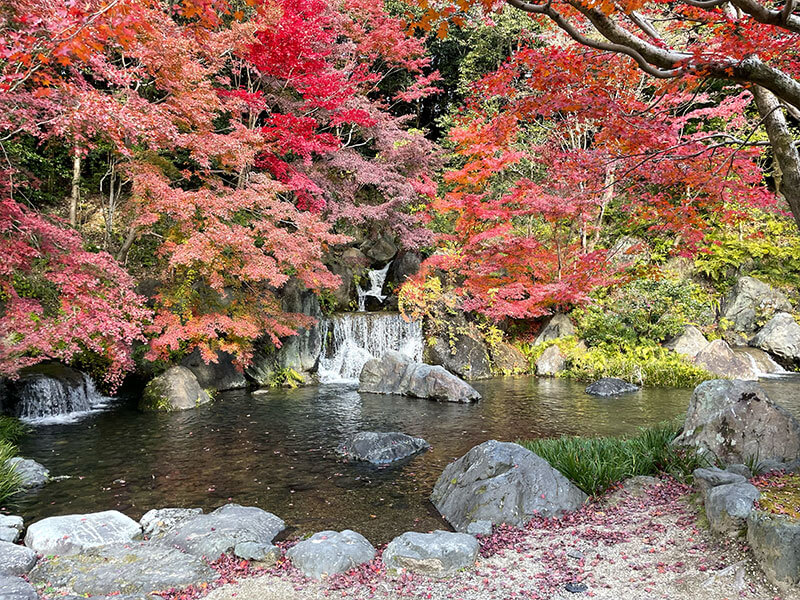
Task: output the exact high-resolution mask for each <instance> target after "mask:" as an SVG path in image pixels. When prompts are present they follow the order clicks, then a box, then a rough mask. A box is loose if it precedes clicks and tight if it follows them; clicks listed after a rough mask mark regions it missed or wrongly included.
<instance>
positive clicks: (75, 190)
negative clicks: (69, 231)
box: [69, 146, 81, 227]
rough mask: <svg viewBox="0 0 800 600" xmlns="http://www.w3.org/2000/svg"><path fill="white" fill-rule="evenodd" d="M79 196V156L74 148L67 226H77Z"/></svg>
mask: <svg viewBox="0 0 800 600" xmlns="http://www.w3.org/2000/svg"><path fill="white" fill-rule="evenodd" d="M80 196H81V154H80V152H79V151H78V148H77V146H76V147H75V153H74V154H73V156H72V194H71V195H70V199H69V224H70V225H72V226H73V227H77V226H78V201H79V200H80Z"/></svg>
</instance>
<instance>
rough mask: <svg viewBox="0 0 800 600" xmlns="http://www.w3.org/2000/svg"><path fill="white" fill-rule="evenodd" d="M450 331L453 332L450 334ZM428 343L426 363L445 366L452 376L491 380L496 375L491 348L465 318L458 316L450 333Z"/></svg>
mask: <svg viewBox="0 0 800 600" xmlns="http://www.w3.org/2000/svg"><path fill="white" fill-rule="evenodd" d="M448 332H449V333H448ZM432 340H433V343H430V340H429V342H428V343H427V344H425V349H424V359H425V362H426V363H430V364H432V365H441V366H443V367H444V368H445V369H447V370H448V371H450V372H451V373H455V374H456V375H458V376H459V377H462V378H464V379H487V378H489V377H491V376H492V363H491V361H490V360H489V349H488V347H487V346H486V343H485V342H484V341H483V335H482V334H481V332H480V330H479V329H478V328H477V327H476V326H475V325H474V324H473V323H468V322H467V321H466V319H464V317H463V316H457V317H454V318H453V319H452V320H451V321H450V322H448V323H447V325H446V331H445V332H444V333H441V334H437V335H434V336H433V337H432Z"/></svg>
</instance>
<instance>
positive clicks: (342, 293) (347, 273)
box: [325, 248, 370, 310]
mask: <svg viewBox="0 0 800 600" xmlns="http://www.w3.org/2000/svg"><path fill="white" fill-rule="evenodd" d="M325 264H326V266H327V267H328V269H329V270H330V271H331V272H332V273H333V274H334V275H338V276H339V278H340V279H341V283H340V284H339V287H338V288H336V289H335V290H334V292H333V296H334V298H335V299H336V306H335V308H336V310H351V309H353V307H354V305H355V302H356V283H355V279H356V276H358V277H361V276H363V274H364V273H365V271H366V269H367V268H368V267H369V264H370V259H369V258H367V257H366V256H365V255H364V253H363V252H361V250H358V249H357V248H348V249H347V250H345V251H344V252H343V253H342V254H341V256H338V257H330V258H328V259H326V263H325Z"/></svg>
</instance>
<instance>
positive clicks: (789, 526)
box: [747, 510, 800, 591]
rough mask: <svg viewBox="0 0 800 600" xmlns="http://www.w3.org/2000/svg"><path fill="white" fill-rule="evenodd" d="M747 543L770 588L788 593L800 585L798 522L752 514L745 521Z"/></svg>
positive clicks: (765, 513)
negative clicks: (770, 584)
mask: <svg viewBox="0 0 800 600" xmlns="http://www.w3.org/2000/svg"><path fill="white" fill-rule="evenodd" d="M747 543H748V544H749V545H750V548H751V549H752V551H753V555H754V556H755V558H756V561H757V562H758V564H759V566H760V567H761V568H762V569H763V570H764V574H765V575H766V576H767V579H769V580H770V581H771V582H772V583H773V584H774V585H776V586H778V588H780V589H781V590H783V591H788V590H789V589H790V588H791V587H793V586H795V585H797V584H798V583H800V521H797V520H795V519H790V518H788V517H786V516H783V515H774V514H770V513H767V512H762V511H758V510H754V511H753V512H751V513H750V516H749V517H748V518H747Z"/></svg>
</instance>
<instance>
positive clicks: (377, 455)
mask: <svg viewBox="0 0 800 600" xmlns="http://www.w3.org/2000/svg"><path fill="white" fill-rule="evenodd" d="M430 447H431V446H430V444H429V443H428V442H426V441H425V440H423V439H422V438H418V437H411V436H410V435H406V434H405V433H398V432H389V433H382V432H377V431H361V432H359V433H356V434H354V435H351V436H349V437H348V438H347V439H346V440H344V441H343V442H342V443H341V444H339V446H338V448H337V449H336V451H337V452H338V453H339V454H341V455H343V456H345V457H347V458H349V459H352V460H361V461H365V462H370V463H372V464H375V465H386V464H389V463H393V462H395V461H398V460H403V459H404V458H408V457H409V456H413V455H414V454H416V453H418V452H422V451H423V450H427V449H429V448H430Z"/></svg>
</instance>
